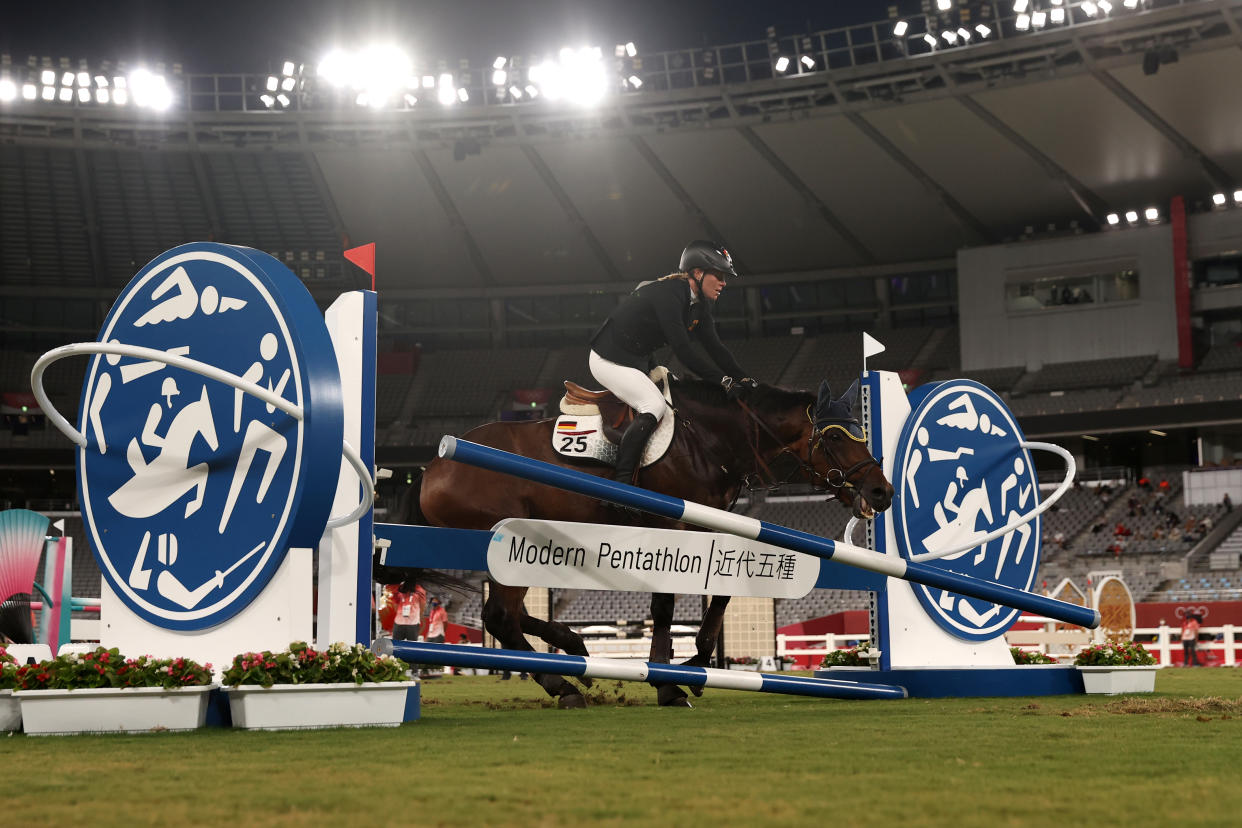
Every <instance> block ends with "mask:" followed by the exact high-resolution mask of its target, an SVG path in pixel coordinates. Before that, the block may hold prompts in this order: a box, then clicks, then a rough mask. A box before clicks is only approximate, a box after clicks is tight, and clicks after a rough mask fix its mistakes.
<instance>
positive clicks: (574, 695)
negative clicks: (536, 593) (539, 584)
mask: <svg viewBox="0 0 1242 828" xmlns="http://www.w3.org/2000/svg"><path fill="white" fill-rule="evenodd" d="M525 594H526V590H525V589H511V588H506V587H501V586H493V588H492V592H491V595H489V596H488V598H487V603H486V604H484V605H483V626H485V627H486V628H487V631H488V632H490V633H491V634H492V635H494V636H495V637H496V640H497V641H499V642H500V643H501V645H502V646H504V648H505V649H507V650H524V651H527V652H534V649H535V648H534V647H532V646H530V643H529V642H528V641H527V640H526V636H524V635H522V616H523V615H525V614H526V610H525V608H524V607H523V606H522V597H523V596H524V595H525ZM531 677H532V678H533V679H534V680H535V681H537V682H539V686H540V687H542V688H543V689H544V690H546V691H547V693H548V695H549V696H552V697H554V698H556V699H557V706H558V707H563V708H573V707H586V698H585V697H584V696H583V695H582V691H581V690H579V689H578V688H577V687H575V686H574V685H572V684H570V683H569V682H568V681H567V680H566V679H565V677H564V676H555V675H550V674H546V673H534V674H533V675H532V676H531Z"/></svg>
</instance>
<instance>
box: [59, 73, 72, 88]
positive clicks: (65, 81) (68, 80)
mask: <svg viewBox="0 0 1242 828" xmlns="http://www.w3.org/2000/svg"><path fill="white" fill-rule="evenodd" d="M60 85H61V86H73V73H72V72H66V73H65V74H63V75H61V76H60Z"/></svg>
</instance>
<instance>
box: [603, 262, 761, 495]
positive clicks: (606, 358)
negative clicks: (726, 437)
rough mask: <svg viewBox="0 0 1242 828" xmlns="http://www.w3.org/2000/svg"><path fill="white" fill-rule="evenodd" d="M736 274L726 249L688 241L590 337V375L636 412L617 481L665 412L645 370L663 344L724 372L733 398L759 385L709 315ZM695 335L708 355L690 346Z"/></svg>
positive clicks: (708, 371)
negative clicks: (672, 267) (671, 268)
mask: <svg viewBox="0 0 1242 828" xmlns="http://www.w3.org/2000/svg"><path fill="white" fill-rule="evenodd" d="M736 277H737V271H736V270H734V269H733V257H732V256H730V255H729V251H728V250H725V249H724V248H723V247H721V246H720V245H718V244H716V243H715V242H710V241H695V242H691V243H690V246H689V247H687V248H686V249H685V250H684V251H683V252H682V254H681V261H680V263H679V265H678V272H676V273H670V274H669V275H668V276H665V277H664V278H662V279H657V280H655V281H652V282H643V283H642V284H640V285H639V286H638V287H637V288H635V289H634V291H633V292H632V293H631V294H630V295H629V296H627V297H626V298H625V299H623V300H622V301H621V304H620V305H618V306H617V308H616V310H614V311H613V312H612V314H611V315H610V316H609V317H608V319H607V320H606V321H605V322H604V324H603V326H602V327H600V329H599V330H598V331H596V333H595V336H593V337H592V338H591V355H590V363H589V364H590V368H591V374H592V375H593V376H594V377H595V379H596V380H598V381H599V382H600V383H601V384H602V385H603V386H604V387H605V388H607V389H608V390H609V391H611V392H612V393H613V394H615V395H616V396H617V398H618V399H620V400H622V401H623V402H625V403H627V404H628V405H629V406H630V407H632V408H633V409H634V410H635V411H636V412H637V415H636V416H635V417H634V421H633V422H632V423H630V426H629V428H627V429H626V430H625V434H624V435H623V436H622V438H621V445H620V446H619V447H618V450H617V464H616V470H615V471H614V473H613V480H617V481H619V482H622V483H632V482H633V480H634V472H635V471H636V470H637V468H638V465H639V461H640V459H641V458H642V454H643V449H644V448H645V447H646V445H647V440H648V438H649V437H650V436H651V432H653V431H655V427H656V425H657V424H659V422H660V420H662V419H663V418H664V415H665V414H667V413H668V404H667V403H666V402H665V401H664V396H663V395H662V394H661V393H660V390H659V389H658V388H656V385H655V383H654V382H652V381H651V378H650V377H649V376H648V375H647V372H648V371H649V370H650V369H651V368H652V367H653V366H652V365H651V357H652V354H653V353H654V352H655V351H656V350H657V349H658V348H660V347H662V346H663V345H665V344H666V343H667V344H669V345H671V346H672V347H673V352H674V353H676V354H677V358H678V359H680V360H681V362H682V364H684V365H685V366H686V367H687V368H689V369H690V370H691V371H693V372H694V373H695V374H697V375H698V376H699V377H700V378H702V379H711V380H715V379H716V378H718V377H719V381H720V383H721V385H723V386H724V388H725V390H726V392H728V394H729V397H730V398H731V399H732V398H735V397H736V396H737V395H739V394H741V393H743V392H744V391H746V390H749V389H752V388H755V387H757V386H758V383H757V382H756V381H755V380H753V379H751V378H750V377H748V376H747V375H746V372H745V371H744V370H742V367H741V366H740V365H738V364H737V360H735V359H734V358H733V354H731V353H729V349H728V348H726V347H725V346H724V344H723V343H722V342H721V341H720V336H719V334H717V332H716V320H715V318H714V317H713V316H712V306H713V305H714V304H715V302H716V299H718V298H719V297H720V292H721V291H722V290H724V286H725V283H726V281H727V280H728V279H732V278H736ZM691 337H694V339H696V340H697V341H698V342H699V344H700V345H702V346H703V349H704V350H705V351H706V352H707V355H708V356H709V357H710V358H711V359H710V361H708V360H704V359H703V358H702V357H701V356H699V354H698V353H696V352H695V351H694V350H693V349H692V348H691V347H690V339H691ZM713 363H714V364H713Z"/></svg>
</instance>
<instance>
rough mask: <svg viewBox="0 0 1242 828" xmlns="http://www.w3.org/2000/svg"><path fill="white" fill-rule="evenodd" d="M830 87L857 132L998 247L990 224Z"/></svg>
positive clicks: (949, 209)
mask: <svg viewBox="0 0 1242 828" xmlns="http://www.w3.org/2000/svg"><path fill="white" fill-rule="evenodd" d="M829 84H830V85H831V87H832V93H833V95H834V96H836V99H837V106H838V108H839V109H840V111H841V114H842V115H844V116H845V117H846V118H847V119H848V120H849V122H850V123H851V124H853V125H854V126H855V127H856V128H857V129H858V131H859V132H861V133H862V134H863V135H865V136H867V137H868V138H869V139H871V142H872V143H874V144H875V145H876V146H878V147H879V148H880V149H881V150H883V151H884V153H885V154H887V155H888V157H889V158H891V159H893V160H894V161H896V162H897V163H898V164H899V165H900V166H902V167H904V168H905V170H906V172H908V173H910V175H912V176H914V178H915V180H917V181H918V182H919V183H920V184H922V185H923V187H924V188H925V189H926V190H927V191H928V192H929V193H931V194H932V196H933V197H934V198H936V199H937V200H938V201H939V202H940V203H941V204H943V205H944V206H945V208H946V209H947V210H948V211H949V212H950V213H952V215H953V217H954V218H956V219H957V221H958V223H959V224H960V225H962V227H963V228H965V229H967V230H969V231H970V232H973V233H974V234H975V235H976V236H978V237H979V238H980V239H982V240H983V241H986V242H987V243H989V244H996V243H997V241H999V239H997V237H996V234H994V233H993V232H992V231H991V230H989V229H988V227H987V225H985V224H984V223H983V222H981V221H979V219H977V218H976V217H975V216H974V214H972V213H971V212H970V211H969V210H967V209H966V208H965V207H964V206H963V205H962V203H961V202H959V201H958V200H957V199H956V198H954V197H953V195H952V194H951V193H950V192H949V191H948V190H946V189H945V188H944V187H942V186H940V183H939V182H937V181H936V180H935V179H934V178H932V177H931V175H929V174H928V173H927V171H926V170H924V169H923V168H922V167H920V166H919V165H918V164H916V163H914V161H913V159H911V158H910V157H909V156H908V155H906V154H905V153H904V152H902V151H901V150H900V149H898V148H897V145H896V144H894V143H893V142H892V141H890V140H888V138H886V137H885V136H884V135H883V133H881V132H880V131H879V130H878V129H876V128H875V127H874V126H872V125H871V122H870V121H868V120H867V119H866V118H864V117H863V116H862V115H860V114H859V113H858V112H857V111H856V110H855V109H854V107H853V105H852V104H850V103H848V102H847V101H846V99H845V96H844V95H843V94H842V92H841V90H840V89H839V88H838V87H837V84H836V82H835V81H832V80H830V81H829Z"/></svg>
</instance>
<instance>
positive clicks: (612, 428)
mask: <svg viewBox="0 0 1242 828" xmlns="http://www.w3.org/2000/svg"><path fill="white" fill-rule="evenodd" d="M668 376H669V371H668V369H667V368H665V367H663V366H660V367H657V368H656V369H655V370H653V371H652V372H651V381H652V382H654V383H655V384H656V386H657V387H659V388H660V389H661V391H663V392H664V399H665V400H667V401H668V404H669V406H670V407H671V406H672V404H673V398H672V392H671V391H670V389H669V381H668ZM560 411H561V414H560V416H559V417H558V418H557V420H556V426H555V427H554V430H553V436H552V447H553V448H554V449H555V450H556V451H557V453H559V454H562V455H564V456H566V457H571V458H575V459H579V460H582V459H592V460H599V461H602V462H604V463H613V462H615V458H616V454H617V446H618V445H619V444H620V442H621V435H623V434H624V433H625V429H626V428H628V427H629V424H630V422H631V421H632V420H633V419H634V410H633V409H632V408H630V407H629V406H628V405H626V404H625V403H624V402H622V401H621V400H619V399H617V397H615V396H614V395H613V393H612V392H611V391H608V390H602V391H593V390H591V389H589V388H583V387H582V386H581V385H578V383H576V382H573V381H572V380H565V396H563V397H561V402H560ZM675 419H676V418H675V417H672V416H666V417H664V419H662V420H661V421H660V424H659V426H657V427H656V430H655V432H654V433H653V434H652V435H651V439H650V440H648V442H647V449H646V451H645V452H644V453H643V459H642V465H644V466H647V465H650V464H651V463H654V462H655V461H656V460H659V459H660V457H661V456H663V454H664V452H665V450H666V449H667V448H668V446H669V443H671V442H672V440H673V421H674V420H675Z"/></svg>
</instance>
